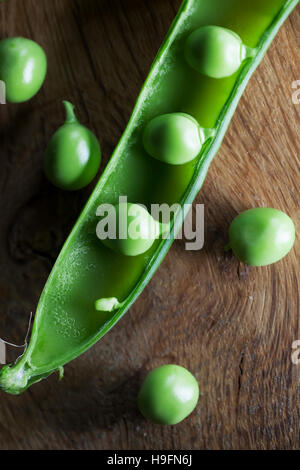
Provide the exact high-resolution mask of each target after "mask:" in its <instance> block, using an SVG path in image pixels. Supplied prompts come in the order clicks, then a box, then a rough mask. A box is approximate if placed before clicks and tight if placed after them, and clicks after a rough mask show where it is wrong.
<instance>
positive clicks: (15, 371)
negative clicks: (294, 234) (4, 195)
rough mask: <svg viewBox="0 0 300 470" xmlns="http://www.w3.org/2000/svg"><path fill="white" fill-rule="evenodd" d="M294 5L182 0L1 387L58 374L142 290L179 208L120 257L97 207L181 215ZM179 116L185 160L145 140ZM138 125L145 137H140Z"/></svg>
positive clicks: (291, 1) (291, 0) (266, 0)
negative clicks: (146, 242)
mask: <svg viewBox="0 0 300 470" xmlns="http://www.w3.org/2000/svg"><path fill="white" fill-rule="evenodd" d="M297 4H298V0H287V1H286V0H226V1H224V0H210V1H209V2H208V1H206V0H185V1H184V2H183V4H182V6H181V8H180V11H179V13H178V15H177V17H176V19H175V21H174V23H173V25H172V27H171V29H170V31H169V33H168V35H167V38H166V40H165V42H164V43H163V45H162V47H161V49H160V51H159V53H158V56H157V58H156V59H155V62H154V64H153V66H152V68H151V71H150V74H149V76H148V78H147V80H146V83H145V85H144V87H143V89H142V92H141V94H140V96H139V98H138V101H137V103H136V106H135V109H134V111H133V114H132V117H131V119H130V121H129V124H128V126H127V128H126V130H125V132H124V134H123V136H122V138H121V140H120V142H119V144H118V146H117V148H116V150H115V152H114V154H113V156H112V158H111V160H110V162H109V164H108V165H107V168H106V170H105V172H104V173H103V175H102V177H101V178H100V181H99V182H98V184H97V186H96V188H95V190H94V192H93V194H92V195H91V197H90V199H89V201H88V203H87V204H86V206H85V208H84V210H83V212H82V214H81V215H80V217H79V219H78V221H77V223H76V225H75V227H74V229H73V230H72V232H71V234H70V236H69V238H68V239H67V241H66V243H65V245H64V247H63V249H62V252H61V254H60V255H59V257H58V259H57V261H56V264H55V266H54V268H53V270H52V272H51V274H50V277H49V279H48V281H47V283H46V286H45V288H44V291H43V293H42V295H41V298H40V301H39V304H38V307H37V311H36V315H35V320H34V325H33V331H32V336H31V340H30V343H29V345H28V348H27V350H26V351H25V353H24V354H23V356H22V357H21V358H19V360H18V361H17V362H16V363H15V364H14V365H10V366H5V367H4V368H3V369H2V370H1V372H0V388H1V389H3V390H5V391H6V392H10V393H16V394H18V393H21V392H22V391H24V390H25V389H26V388H27V387H29V386H30V385H31V384H33V383H35V382H38V381H39V380H41V379H42V378H45V377H47V376H48V375H49V374H51V373H52V372H54V371H56V370H60V371H61V373H62V367H63V366H64V365H65V364H66V363H67V362H69V361H71V360H72V359H74V358H75V357H77V356H78V355H80V354H82V353H83V352H84V351H86V350H87V349H88V348H89V347H90V346H92V345H93V344H94V343H95V342H96V341H98V340H99V339H100V338H101V337H102V336H103V335H104V334H105V333H107V332H108V331H109V330H110V328H112V327H113V326H114V325H115V324H116V322H117V321H118V320H119V319H120V318H121V317H122V316H123V315H124V314H125V312H126V311H127V310H128V309H129V307H130V306H131V305H132V303H133V302H134V301H135V300H136V299H137V297H138V296H139V295H140V294H141V292H142V290H143V289H144V287H145V286H146V284H147V282H148V281H149V280H150V278H151V277H152V276H153V274H154V272H155V271H156V269H157V268H158V266H159V265H160V263H161V262H162V260H163V258H164V256H165V255H166V253H167V251H168V250H169V248H170V246H171V244H172V241H173V239H174V238H175V234H176V233H177V231H178V229H179V228H180V225H181V224H182V214H177V215H176V216H175V217H174V219H173V220H172V224H171V236H170V237H169V239H165V240H159V239H158V240H156V241H155V242H154V243H153V245H152V246H151V248H150V249H149V250H148V251H147V252H146V253H142V254H139V255H138V256H125V255H123V254H120V253H117V252H115V251H114V250H112V249H110V248H109V247H108V246H106V245H105V244H103V243H101V241H100V240H99V239H98V238H97V236H96V226H97V223H98V221H99V219H98V218H97V216H96V211H97V207H98V206H99V205H100V204H105V203H110V204H113V205H117V204H118V201H119V196H127V198H128V201H129V202H131V203H141V204H144V205H145V206H146V207H148V208H149V207H150V205H151V204H153V203H157V204H162V203H167V204H170V205H171V204H174V203H179V204H180V205H181V206H182V208H183V212H184V210H185V209H184V205H185V204H190V203H192V201H193V200H194V198H195V196H196V195H197V193H198V191H199V190H200V188H201V186H202V184H203V181H204V179H205V175H206V173H207V170H208V168H209V165H210V163H211V161H212V159H213V157H214V155H215V154H216V152H217V150H218V148H219V146H220V144H221V141H222V139H223V137H224V134H225V131H226V129H227V127H228V125H229V122H230V119H231V117H232V115H233V113H234V111H235V109H236V106H237V104H238V101H239V99H240V97H241V95H242V93H243V91H244V89H245V86H246V84H247V82H248V80H249V79H250V77H251V75H252V73H253V72H254V70H255V68H256V67H257V66H258V64H259V62H260V61H261V59H262V58H263V56H264V54H265V52H266V50H267V48H268V47H269V45H270V43H271V41H272V39H273V38H274V36H275V34H276V33H277V31H278V29H279V28H280V26H281V25H282V23H283V22H284V20H285V19H286V18H287V16H288V15H289V13H290V12H291V11H292V9H293V8H294V7H295V6H296V5H297ZM211 27H213V28H211ZM226 48H227V49H230V51H231V52H230V54H228V53H227V52H228V50H226ZM173 113H178V115H180V116H181V119H180V120H175V121H174V119H172V118H170V119H169V118H168V125H167V127H162V128H160V127H159V126H161V125H162V126H163V125H164V123H161V120H157V121H154V124H153V119H155V118H157V117H159V116H164V115H168V116H169V115H170V114H173ZM185 118H187V119H190V123H188V125H192V124H191V123H192V122H193V123H198V125H199V126H200V127H199V136H201V139H200V143H199V142H196V144H197V145H199V149H198V154H197V155H196V158H194V157H195V154H193V155H192V157H193V159H190V158H189V156H190V155H191V154H189V153H187V154H185V150H186V149H185V147H184V146H185V145H186V143H187V141H186V140H185V138H184V137H183V138H182V139H181V140H179V141H178V145H182V146H183V147H182V148H183V152H182V153H179V154H178V152H177V154H176V149H177V148H178V147H177V144H176V145H175V146H174V152H175V153H174V154H171V157H170V152H168V148H166V147H164V148H163V149H162V150H161V149H160V148H157V146H156V144H157V140H155V139H154V142H153V141H151V132H158V134H157V135H160V136H161V134H159V133H160V132H167V133H168V132H169V131H170V129H171V131H170V132H169V134H168V135H167V137H166V138H163V139H162V141H163V143H164V145H165V144H166V142H169V141H170V138H171V139H172V133H173V134H174V132H175V131H176V126H179V128H180V126H183V129H185V126H186V124H187V121H186V120H185ZM151 121H152V125H151V126H150V127H147V126H148V124H149V123H150V122H151ZM179 121H180V122H179ZM168 126H169V127H168ZM172 126H173V127H172ZM145 128H147V129H148V131H149V132H150V134H149V135H150V137H149V135H148V134H147V135H146V137H145ZM153 129H154V130H153ZM157 129H158V130H157ZM161 129H163V130H162V131H161ZM166 129H167V130H166ZM174 129H175V131H174ZM207 129H209V131H207ZM148 131H147V132H148ZM170 136H171V137H170ZM177 137H178V136H177ZM179 137H180V135H179ZM168 139H169V140H168ZM145 140H146V142H145ZM145 148H147V150H148V151H146V150H145ZM195 148H197V146H194V147H193V151H194V153H195V152H196V151H195ZM174 155H175V157H174V159H175V161H174V162H172V158H173V156H174ZM181 155H184V158H185V160H184V161H180V157H181ZM169 157H170V158H171V161H169V160H168V159H169ZM172 163H174V164H172ZM101 309H102V310H106V312H105V311H101ZM109 310H110V312H109Z"/></svg>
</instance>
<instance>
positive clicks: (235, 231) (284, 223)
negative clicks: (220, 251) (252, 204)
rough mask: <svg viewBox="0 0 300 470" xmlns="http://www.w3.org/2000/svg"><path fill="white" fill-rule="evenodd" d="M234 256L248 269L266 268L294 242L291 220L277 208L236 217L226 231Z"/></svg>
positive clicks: (260, 209) (293, 228) (251, 211)
mask: <svg viewBox="0 0 300 470" xmlns="http://www.w3.org/2000/svg"><path fill="white" fill-rule="evenodd" d="M229 240H230V243H229V245H228V248H231V249H232V251H233V252H234V254H235V255H236V257H237V258H238V259H239V260H240V261H242V262H244V263H246V264H249V265H251V266H266V265H268V264H272V263H275V262H276V261H279V260H280V259H281V258H283V257H284V256H286V255H287V254H288V252H289V251H290V250H291V249H292V247H293V245H294V241H295V226H294V223H293V221H292V219H291V218H290V217H289V216H288V215H287V214H285V213H284V212H281V211H279V210H277V209H270V208H267V207H259V208H255V209H249V210H247V211H245V212H242V213H241V214H239V215H238V216H237V217H236V218H235V219H234V220H233V222H232V224H231V226H230V229H229Z"/></svg>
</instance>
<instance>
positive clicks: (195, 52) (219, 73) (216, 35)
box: [185, 26, 255, 78]
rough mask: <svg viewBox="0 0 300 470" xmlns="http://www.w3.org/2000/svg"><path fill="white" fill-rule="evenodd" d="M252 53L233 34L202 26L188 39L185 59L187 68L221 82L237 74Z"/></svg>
mask: <svg viewBox="0 0 300 470" xmlns="http://www.w3.org/2000/svg"><path fill="white" fill-rule="evenodd" d="M254 53H255V50H254V49H251V48H250V47H247V46H245V45H244V44H243V42H242V40H241V38H240V37H239V36H238V35H237V34H236V33H235V32H233V31H231V30H229V29H226V28H221V27H220V26H203V27H202V28H199V29H197V30H195V31H194V32H193V33H192V34H190V36H189V37H188V39H187V41H186V45H185V57H186V60H187V62H188V63H189V65H190V66H191V67H192V68H193V69H195V70H197V71H198V72H200V73H202V74H203V75H207V76H208V77H212V78H224V77H229V76H230V75H233V74H234V73H235V72H237V71H238V69H239V68H240V66H241V65H242V63H243V61H244V60H245V59H246V58H248V57H252V56H253V55H254Z"/></svg>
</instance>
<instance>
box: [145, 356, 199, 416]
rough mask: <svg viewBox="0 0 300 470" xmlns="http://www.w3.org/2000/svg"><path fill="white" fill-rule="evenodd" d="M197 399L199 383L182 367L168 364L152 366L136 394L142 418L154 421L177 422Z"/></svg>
mask: <svg viewBox="0 0 300 470" xmlns="http://www.w3.org/2000/svg"><path fill="white" fill-rule="evenodd" d="M198 399H199V385H198V383H197V381H196V379H195V377H194V376H193V375H192V374H191V373H190V372H189V371H188V370H187V369H185V368H184V367H181V366H177V365H173V364H168V365H164V366H161V367H158V368H156V369H154V370H152V371H151V372H150V373H149V374H148V375H147V377H146V379H145V381H144V383H143V385H142V387H141V389H140V392H139V395H138V406H139V409H140V411H141V413H142V414H143V415H144V416H145V418H147V419H149V420H150V421H152V422H154V423H157V424H168V425H172V424H177V423H180V422H181V421H183V420H184V419H185V418H186V417H187V416H189V415H190V414H191V413H192V412H193V411H194V409H195V408H196V405H197V402H198Z"/></svg>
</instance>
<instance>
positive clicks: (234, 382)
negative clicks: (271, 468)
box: [0, 0, 300, 449]
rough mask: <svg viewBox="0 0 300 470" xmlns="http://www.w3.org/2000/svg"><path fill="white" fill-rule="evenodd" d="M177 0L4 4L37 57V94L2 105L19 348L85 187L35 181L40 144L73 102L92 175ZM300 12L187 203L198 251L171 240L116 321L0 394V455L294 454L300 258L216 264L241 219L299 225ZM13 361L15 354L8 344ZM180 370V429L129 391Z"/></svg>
mask: <svg viewBox="0 0 300 470" xmlns="http://www.w3.org/2000/svg"><path fill="white" fill-rule="evenodd" d="M179 4H180V1H179V0H176V1H174V0H144V1H138V0H98V1H97V0H52V1H51V2H49V1H46V0H23V1H22V2H20V1H17V0H10V1H9V2H4V4H2V5H1V6H0V31H1V37H6V36H15V35H23V36H28V37H31V38H33V39H35V40H37V41H38V42H39V43H40V44H41V45H42V46H44V48H45V49H46V51H47V55H48V58H49V73H48V77H47V81H46V83H45V86H44V87H43V89H42V91H41V92H40V93H39V94H38V95H37V97H35V98H34V99H33V100H32V101H31V102H29V103H28V104H24V105H18V106H13V105H6V106H3V105H2V106H1V108H0V136H1V149H2V151H1V156H0V158H1V170H0V213H1V224H0V266H1V269H0V302H1V316H0V332H1V335H0V336H2V337H5V338H7V339H9V340H10V341H14V342H22V341H23V338H24V334H25V332H26V328H27V320H28V315H29V312H30V311H32V310H33V311H34V309H35V306H36V303H37V300H38V297H39V295H40V293H41V290H42V288H43V285H44V283H45V280H46V278H47V276H48V273H49V271H50V269H51V266H52V265H53V262H54V260H55V258H56V256H57V254H58V253H59V250H60V247H61V246H62V243H63V241H64V239H65V237H66V236H67V234H68V232H69V230H70V228H71V227H72V224H73V223H74V221H75V220H76V218H77V216H78V214H79V212H80V210H81V208H82V207H83V205H84V202H85V201H86V199H87V197H88V195H89V193H90V191H91V189H92V187H90V188H88V189H87V190H85V191H82V192H78V193H76V194H65V193H63V192H60V191H58V190H56V189H54V188H53V187H51V186H50V185H49V184H48V183H47V182H46V181H45V180H44V177H43V174H42V156H43V152H44V149H45V146H46V144H47V142H48V140H49V138H50V136H51V135H52V133H53V132H54V130H55V129H56V128H57V127H58V126H59V125H60V124H61V122H62V120H63V109H62V106H61V100H62V99H69V100H71V101H73V102H74V103H75V104H76V107H77V110H78V114H79V116H80V118H81V120H82V122H83V123H85V124H86V125H87V126H89V127H90V128H91V129H92V130H93V131H94V132H95V133H96V134H97V135H98V136H99V138H100V140H101V145H102V149H103V153H104V161H103V166H102V167H104V166H105V164H106V163H107V161H108V158H109V156H110V154H111V152H112V150H113V148H114V146H115V145H116V143H117V141H118V139H119V137H120V135H121V133H122V131H123V129H124V127H125V124H126V122H127V120H128V117H129V116H130V113H131V110H132V107H133V105H134V102H135V99H136V97H137V95H138V92H139V89H140V87H141V85H142V83H143V81H144V79H145V78H146V76H147V73H148V70H149V67H150V64H151V62H152V60H153V58H154V56H155V54H156V52H157V50H158V48H159V46H160V43H161V41H162V39H163V37H164V36H165V34H166V32H167V30H168V27H169V25H170V22H171V20H172V19H173V17H174V16H175V13H176V10H177V8H178V6H179ZM299 30H300V8H299V7H298V8H297V9H296V10H295V11H294V13H293V14H292V15H291V17H290V18H289V20H288V21H287V22H286V24H285V26H284V27H283V28H282V29H281V31H280V33H279V34H278V36H277V38H276V40H275V41H274V43H273V45H272V46H271V48H270V50H269V52H268V54H267V56H266V58H265V59H264V61H263V64H262V65H261V66H260V67H259V69H258V71H257V72H256V73H255V75H254V77H253V78H252V80H251V82H250V84H249V86H248V88H247V91H246V93H245V94H244V96H243V98H242V100H241V102H240V105H239V107H238V110H237V112H236V114H235V117H234V119H233V121H232V124H231V126H230V128H229V131H228V133H227V136H226V138H225V140H224V143H223V145H222V147H221V150H220V151H219V153H218V156H217V157H216V159H215V161H214V163H213V165H212V167H211V170H210V172H209V175H208V177H207V180H206V182H205V185H204V187H203V190H202V191H201V193H200V194H199V196H198V198H197V202H199V203H204V204H205V216H206V243H205V248H204V249H203V250H201V251H199V252H197V253H194V252H187V251H185V250H184V247H183V243H182V242H176V243H175V244H174V246H173V248H172V250H171V251H170V253H169V254H168V256H167V258H166V260H165V262H164V263H163V264H162V266H161V268H160V269H159V271H158V273H157V274H156V276H155V277H154V278H153V280H152V281H151V283H150V284H149V286H148V287H147V288H146V290H145V292H144V293H143V295H142V296H141V298H140V299H139V300H138V301H137V302H136V304H135V305H134V307H133V308H132V309H131V310H130V311H129V312H128V313H127V315H126V316H125V318H124V319H123V320H122V321H121V322H120V323H119V324H118V325H117V326H116V327H115V328H114V329H113V330H112V331H111V332H110V333H109V334H108V335H106V336H105V337H104V339H103V340H101V341H100V342H99V343H98V344H97V345H96V346H95V347H94V348H93V349H91V350H90V351H88V352H87V353H86V354H84V355H83V356H82V357H80V358H79V359H77V360H75V361H74V362H72V363H71V364H69V365H68V367H67V368H66V375H65V379H64V380H63V381H62V382H60V383H59V384H58V382H57V377H56V376H52V377H50V378H49V379H48V380H46V381H43V382H41V383H40V384H38V385H36V386H34V387H32V388H31V389H30V390H29V391H28V392H26V393H25V394H23V395H21V396H20V397H14V396H8V395H5V394H4V393H2V394H1V399H0V448H1V449H147V448H148V449H297V448H299V434H300V406H299V405H300V404H299V375H300V366H296V365H293V364H292V362H291V352H292V349H291V345H292V342H293V341H294V340H296V339H300V325H299V285H298V284H299V279H298V273H299V255H300V246H299V240H298V239H297V241H296V245H295V249H294V250H293V252H292V253H291V254H290V255H289V256H288V257H287V258H285V259H284V260H282V261H280V262H279V263H277V264H275V265H274V266H270V267H267V268H255V269H254V268H249V267H246V266H244V265H242V264H239V263H238V261H237V260H236V259H234V258H233V257H232V256H231V255H230V254H227V255H224V253H223V247H224V245H225V243H226V241H227V240H226V233H227V230H228V226H229V224H230V222H231V220H232V218H233V217H234V216H235V215H236V214H237V212H239V211H241V210H244V209H246V208H250V207H255V206H263V205H265V206H271V207H276V208H279V209H282V210H284V211H286V212H287V213H288V214H289V215H290V216H291V217H292V218H293V219H294V221H295V223H296V225H297V228H298V231H299V174H300V157H299V155H300V141H299V138H298V134H299V119H300V105H298V106H297V105H294V104H293V102H292V91H293V90H292V87H291V84H292V82H293V81H294V80H297V79H300V62H299V59H298V57H299V47H300V40H299V38H300V36H299ZM10 354H11V355H12V356H13V354H15V353H14V352H13V351H10ZM170 362H173V363H178V364H181V365H183V366H185V367H187V368H188V369H190V370H191V371H192V372H193V373H195V375H196V377H197V379H198V381H199V384H200V389H201V397H200V401H199V406H198V407H197V409H196V411H195V412H194V414H193V415H192V416H191V417H190V418H189V419H187V420H186V421H184V422H183V423H182V424H180V425H178V426H175V427H159V426H155V425H152V424H150V423H148V422H146V421H145V420H144V419H143V418H142V417H141V416H140V415H139V413H138V411H137V409H136V394H137V390H138V387H139V384H140V382H141V379H142V377H143V376H144V375H145V373H146V371H147V370H149V369H151V368H152V367H154V366H157V365H159V364H164V363H170Z"/></svg>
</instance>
